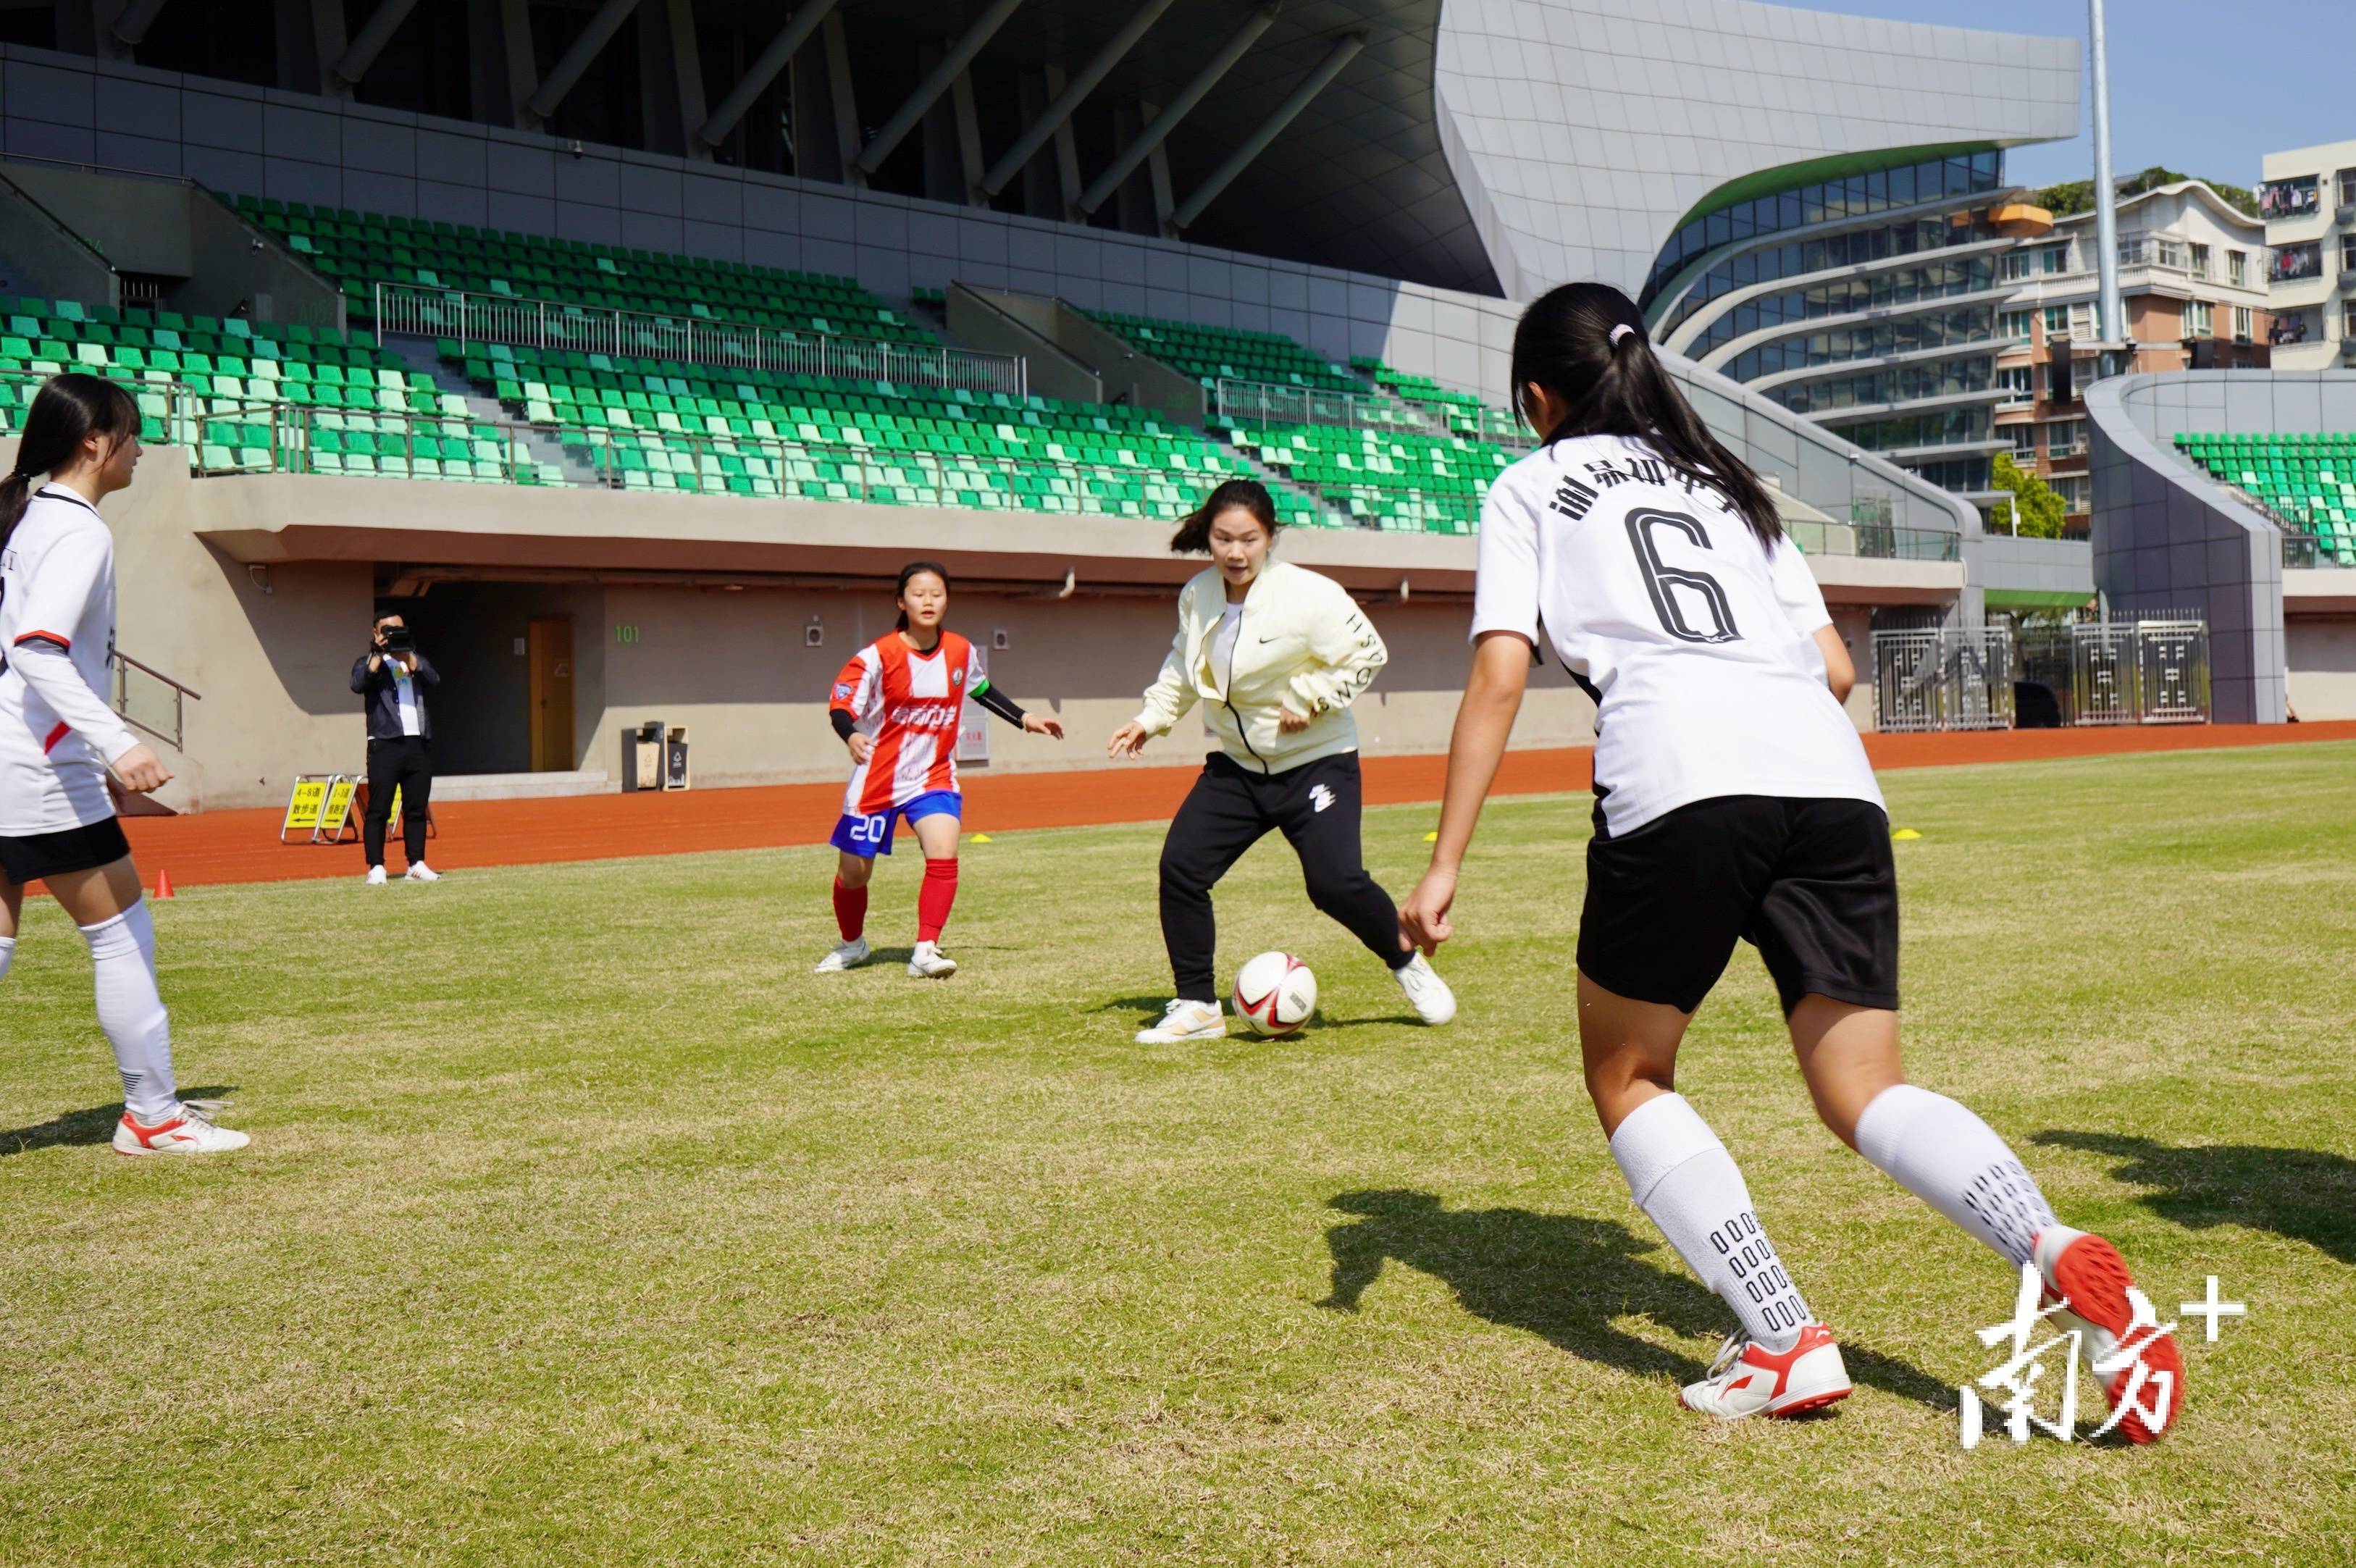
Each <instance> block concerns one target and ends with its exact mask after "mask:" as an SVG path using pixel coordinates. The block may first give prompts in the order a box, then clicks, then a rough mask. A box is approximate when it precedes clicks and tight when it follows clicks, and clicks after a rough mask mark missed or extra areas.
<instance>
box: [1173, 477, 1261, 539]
mask: <svg viewBox="0 0 2356 1568" xmlns="http://www.w3.org/2000/svg"><path fill="white" fill-rule="evenodd" d="M1235 510H1242V511H1248V512H1249V513H1251V514H1252V517H1253V519H1254V520H1255V521H1258V523H1259V525H1260V526H1261V527H1262V528H1265V529H1267V530H1268V537H1269V542H1271V543H1273V542H1275V540H1276V531H1277V530H1278V529H1280V528H1282V527H1283V526H1284V525H1283V524H1282V523H1280V522H1279V521H1276V500H1275V498H1273V497H1272V496H1270V495H1269V493H1268V487H1267V486H1266V485H1263V484H1261V483H1260V482H1259V481H1258V479H1229V480H1227V481H1226V483H1225V484H1222V485H1221V486H1219V488H1218V489H1215V490H1213V491H1212V492H1211V493H1210V494H1209V495H1208V496H1207V497H1205V499H1204V501H1203V504H1202V505H1201V506H1198V507H1196V508H1195V509H1194V510H1193V511H1190V512H1188V513H1187V514H1186V521H1183V522H1182V523H1180V524H1179V525H1178V532H1175V533H1173V534H1172V535H1171V536H1170V548H1171V550H1172V551H1173V552H1174V553H1178V554H1180V555H1207V554H1209V553H1210V550H1211V524H1212V523H1213V522H1215V521H1217V519H1218V516H1219V514H1220V513H1221V512H1223V511H1235Z"/></svg>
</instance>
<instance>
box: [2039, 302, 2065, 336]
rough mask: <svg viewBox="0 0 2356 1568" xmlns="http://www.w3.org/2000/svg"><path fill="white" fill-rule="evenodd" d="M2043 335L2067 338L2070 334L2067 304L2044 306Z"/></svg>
mask: <svg viewBox="0 0 2356 1568" xmlns="http://www.w3.org/2000/svg"><path fill="white" fill-rule="evenodd" d="M2045 335H2046V336H2047V337H2048V338H2067V337H2068V336H2070V307H2069V306H2066V305H2049V306H2046V307H2045Z"/></svg>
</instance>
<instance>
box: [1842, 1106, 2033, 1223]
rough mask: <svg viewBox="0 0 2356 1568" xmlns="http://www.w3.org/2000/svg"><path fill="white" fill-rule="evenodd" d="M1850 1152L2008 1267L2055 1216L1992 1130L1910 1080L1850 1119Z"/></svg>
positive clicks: (2012, 1155)
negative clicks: (1853, 1135)
mask: <svg viewBox="0 0 2356 1568" xmlns="http://www.w3.org/2000/svg"><path fill="white" fill-rule="evenodd" d="M1857 1152H1858V1154H1860V1155H1864V1156H1865V1157H1866V1158H1867V1159H1869V1160H1870V1161H1872V1162H1873V1163H1874V1165H1877V1166H1879V1168H1880V1170H1881V1171H1882V1172H1883V1174H1885V1175H1886V1176H1889V1177H1890V1180H1892V1181H1894V1182H1896V1183H1897V1184H1898V1185H1899V1186H1901V1187H1904V1188H1905V1189H1906V1190H1907V1191H1909V1192H1911V1193H1912V1194H1913V1195H1914V1196H1915V1197H1919V1198H1921V1199H1922V1201H1923V1202H1925V1203H1927V1204H1929V1205H1930V1206H1931V1207H1932V1208H1935V1209H1937V1210H1938V1211H1939V1212H1940V1213H1942V1214H1944V1215H1945V1216H1946V1217H1947V1218H1948V1219H1952V1220H1954V1222H1955V1223H1956V1224H1958V1225H1960V1226H1962V1227H1963V1228H1964V1229H1965V1230H1968V1231H1970V1232H1971V1233H1972V1234H1973V1235H1974V1236H1976V1237H1977V1238H1978V1239H1979V1240H1981V1241H1983V1242H1985V1243H1986V1244H1987V1246H1988V1248H1989V1249H1990V1250H1992V1251H1994V1252H1995V1253H1996V1254H1997V1256H1998V1257H2000V1258H2002V1259H2004V1260H2005V1261H2006V1262H2008V1263H2010V1264H2012V1266H2013V1267H2014V1268H2016V1269H2017V1268H2019V1266H2020V1265H2021V1264H2023V1263H2025V1262H2028V1261H2029V1253H2030V1251H2031V1250H2032V1249H2033V1248H2034V1247H2035V1245H2036V1242H2037V1233H2038V1232H2039V1231H2040V1230H2044V1229H2045V1228H2046V1227H2047V1226H2049V1225H2051V1224H2054V1223H2055V1222H2056V1221H2055V1220H2054V1218H2053V1207H2052V1205H2051V1204H2049V1203H2047V1202H2046V1201H2045V1195H2044V1194H2043V1193H2042V1192H2040V1191H2039V1190H2038V1187H2037V1178H2036V1177H2034V1176H2030V1175H2029V1171H2028V1169H2027V1167H2025V1166H2023V1165H2021V1163H2020V1161H2019V1157H2017V1156H2016V1155H2014V1154H2013V1152H2012V1149H2011V1147H2010V1146H2009V1145H2008V1144H2006V1143H2005V1141H2004V1140H2003V1139H2002V1138H1999V1137H1997V1134H1996V1129H1995V1128H1993V1127H1991V1126H1989V1125H1988V1124H1987V1122H1983V1121H1981V1120H1980V1119H1979V1118H1978V1117H1977V1116H1975V1115H1974V1114H1972V1112H1971V1111H1970V1110H1969V1109H1968V1108H1967V1107H1965V1106H1963V1105H1960V1104H1958V1103H1956V1102H1955V1101H1952V1100H1950V1099H1948V1098H1947V1097H1946V1096H1945V1095H1944V1094H1933V1093H1932V1092H1931V1091H1930V1090H1927V1089H1917V1088H1916V1087H1915V1086H1914V1085H1912V1084H1911V1083H1901V1084H1899V1085H1897V1086H1895V1087H1894V1088H1890V1089H1885V1090H1882V1091H1881V1092H1880V1093H1879V1094H1877V1095H1875V1096H1874V1097H1873V1103H1871V1104H1870V1105H1868V1106H1867V1107H1866V1108H1865V1114H1864V1115H1862V1116H1859V1117H1858V1119H1857Z"/></svg>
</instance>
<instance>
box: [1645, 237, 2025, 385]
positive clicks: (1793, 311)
mask: <svg viewBox="0 0 2356 1568" xmlns="http://www.w3.org/2000/svg"><path fill="white" fill-rule="evenodd" d="M1995 286H1996V258H1995V257H1993V256H1965V257H1959V258H1957V259H1955V260H1954V261H1948V262H1934V263H1932V264H1931V265H1929V266H1922V267H1900V268H1898V269H1896V270H1894V271H1890V272H1886V273H1869V274H1866V275H1865V276H1863V277H1846V278H1837V279H1834V280H1833V281H1831V282H1828V283H1820V284H1815V285H1812V286H1810V287H1807V288H1802V289H1794V290H1793V291H1792V292H1791V293H1789V294H1771V295H1764V296H1763V297H1762V298H1759V299H1749V300H1745V301H1743V302H1742V303H1741V304H1740V305H1738V306H1732V307H1731V308H1730V309H1729V310H1727V311H1726V313H1725V314H1723V315H1721V316H1719V317H1718V318H1717V319H1716V320H1714V321H1712V322H1711V323H1710V324H1709V326H1708V328H1706V329H1705V330H1704V331H1703V332H1702V335H1701V336H1700V337H1698V338H1695V339H1694V341H1693V343H1692V344H1691V345H1690V346H1689V347H1688V348H1687V349H1686V353H1687V355H1688V356H1690V357H1691V358H1693V359H1697V360H1698V359H1701V358H1702V357H1703V356H1705V355H1707V354H1708V353H1710V352H1711V351H1712V350H1714V349H1719V348H1722V347H1724V346H1725V345H1726V344H1729V343H1731V342H1732V341H1734V339H1736V338H1740V337H1744V336H1747V335H1748V334H1750V333H1752V332H1757V331H1760V330H1761V329H1762V328H1769V327H1781V326H1783V325H1785V324H1786V323H1788V322H1794V321H1812V320H1815V319H1816V318H1818V317H1826V316H1849V315H1854V314H1855V313H1856V312H1858V311H1860V310H1887V309H1890V308H1891V307H1893V306H1901V305H1914V304H1919V303H1920V302H1922V301H1923V300H1928V299H1946V298H1951V297H1953V296H1954V295H1959V294H1978V293H1980V292H1981V291H1983V290H1986V289H1991V288H1994V287H1995Z"/></svg>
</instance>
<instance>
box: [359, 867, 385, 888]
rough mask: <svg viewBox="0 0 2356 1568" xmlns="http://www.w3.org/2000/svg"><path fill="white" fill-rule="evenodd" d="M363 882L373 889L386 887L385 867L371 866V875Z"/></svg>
mask: <svg viewBox="0 0 2356 1568" xmlns="http://www.w3.org/2000/svg"><path fill="white" fill-rule="evenodd" d="M362 880H364V881H365V882H367V884H368V885H369V886H371V887H381V886H384V867H383V866H381V865H371V866H369V874H368V875H367V876H366V877H364V878H363V879H362Z"/></svg>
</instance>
